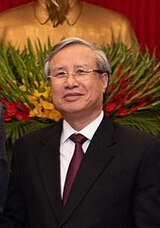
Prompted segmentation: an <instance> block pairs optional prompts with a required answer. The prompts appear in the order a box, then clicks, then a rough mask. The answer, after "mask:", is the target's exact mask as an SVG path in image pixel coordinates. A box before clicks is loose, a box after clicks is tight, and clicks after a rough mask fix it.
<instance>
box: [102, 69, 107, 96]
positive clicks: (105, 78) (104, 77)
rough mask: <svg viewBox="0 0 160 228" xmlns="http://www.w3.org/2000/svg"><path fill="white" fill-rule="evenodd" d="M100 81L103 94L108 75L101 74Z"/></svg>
mask: <svg viewBox="0 0 160 228" xmlns="http://www.w3.org/2000/svg"><path fill="white" fill-rule="evenodd" d="M101 80H102V86H103V92H105V91H106V89H107V86H108V74H107V73H103V74H102V75H101Z"/></svg>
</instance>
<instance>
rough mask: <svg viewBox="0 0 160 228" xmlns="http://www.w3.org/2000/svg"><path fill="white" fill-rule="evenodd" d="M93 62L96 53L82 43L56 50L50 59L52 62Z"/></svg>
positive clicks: (94, 61)
mask: <svg viewBox="0 0 160 228" xmlns="http://www.w3.org/2000/svg"><path fill="white" fill-rule="evenodd" d="M71 62H72V63H79V64H84V63H85V64H95V63H96V54H95V51H94V50H93V49H91V48H90V47H87V46H85V45H82V44H73V45H69V46H67V47H65V48H63V49H61V50H60V51H58V52H57V53H56V54H55V55H54V56H53V58H52V60H51V65H52V64H58V63H62V64H63V63H71Z"/></svg>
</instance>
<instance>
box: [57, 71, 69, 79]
mask: <svg viewBox="0 0 160 228" xmlns="http://www.w3.org/2000/svg"><path fill="white" fill-rule="evenodd" d="M66 75H67V72H66V71H59V72H57V73H56V74H55V77H57V78H63V77H66Z"/></svg>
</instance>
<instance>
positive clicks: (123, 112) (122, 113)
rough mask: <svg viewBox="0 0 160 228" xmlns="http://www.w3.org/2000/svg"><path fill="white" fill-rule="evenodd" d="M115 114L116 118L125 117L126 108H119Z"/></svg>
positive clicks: (127, 111) (126, 113) (127, 112)
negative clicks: (116, 114)
mask: <svg viewBox="0 0 160 228" xmlns="http://www.w3.org/2000/svg"><path fill="white" fill-rule="evenodd" d="M117 113H118V116H127V115H128V114H129V110H128V109H126V108H120V109H119V110H118V112H117Z"/></svg>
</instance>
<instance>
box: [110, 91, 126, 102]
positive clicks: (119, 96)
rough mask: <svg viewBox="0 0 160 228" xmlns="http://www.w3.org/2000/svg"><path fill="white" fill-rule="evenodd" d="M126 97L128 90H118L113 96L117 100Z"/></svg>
mask: <svg viewBox="0 0 160 228" xmlns="http://www.w3.org/2000/svg"><path fill="white" fill-rule="evenodd" d="M124 97H127V92H126V91H120V92H117V93H115V94H114V96H113V98H114V99H115V100H121V99H123V98H124Z"/></svg>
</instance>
